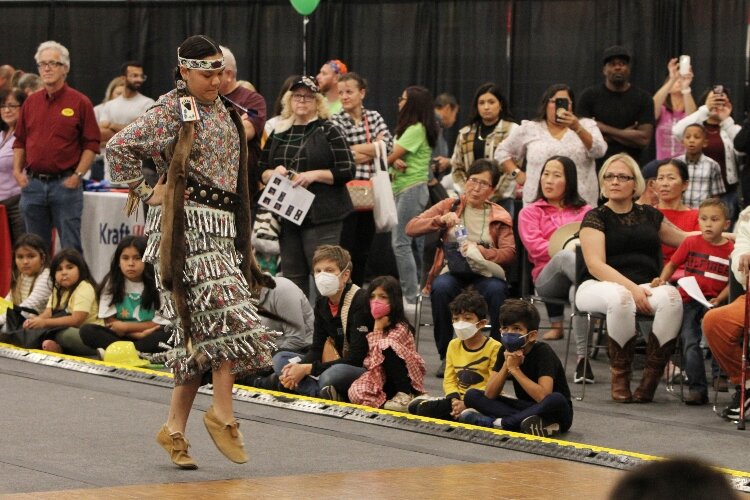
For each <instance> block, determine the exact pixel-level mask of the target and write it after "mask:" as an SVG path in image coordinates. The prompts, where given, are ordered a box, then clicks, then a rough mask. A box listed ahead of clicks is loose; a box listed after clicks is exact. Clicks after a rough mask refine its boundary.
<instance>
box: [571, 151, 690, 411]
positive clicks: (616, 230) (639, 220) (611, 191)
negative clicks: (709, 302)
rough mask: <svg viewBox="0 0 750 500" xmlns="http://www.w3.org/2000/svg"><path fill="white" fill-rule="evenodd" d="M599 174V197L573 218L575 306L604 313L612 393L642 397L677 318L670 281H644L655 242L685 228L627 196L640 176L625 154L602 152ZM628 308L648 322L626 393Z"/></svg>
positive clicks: (675, 242) (637, 188) (655, 377)
mask: <svg viewBox="0 0 750 500" xmlns="http://www.w3.org/2000/svg"><path fill="white" fill-rule="evenodd" d="M599 182H600V185H601V186H602V189H601V194H602V196H603V197H605V198H607V202H606V203H605V204H604V205H602V206H600V207H597V208H595V209H593V210H591V211H589V212H588V213H587V214H586V216H585V217H584V218H583V222H582V223H581V232H580V235H581V249H582V250H583V257H584V261H585V266H584V269H583V270H582V272H583V281H582V283H581V285H580V286H579V287H578V291H577V292H576V307H577V308H578V309H579V310H581V311H592V312H599V313H605V314H606V315H607V332H608V334H609V358H610V365H611V367H610V370H611V372H612V399H613V400H614V401H617V402H621V403H627V402H631V401H634V402H637V403H648V402H650V401H651V400H652V399H653V397H654V392H655V391H656V387H657V385H659V379H660V378H661V375H662V373H663V371H664V366H665V365H666V363H667V361H668V359H669V355H670V354H671V353H672V349H673V348H674V344H675V339H676V338H677V334H678V333H679V332H680V325H681V322H682V299H681V298H680V294H679V292H678V291H677V289H676V288H675V287H673V286H671V285H665V286H660V287H657V288H651V286H650V285H649V283H650V282H651V280H652V279H653V278H654V277H656V276H658V275H659V272H660V271H661V266H662V262H661V258H660V254H659V249H660V248H659V247H660V245H661V244H662V243H665V244H667V245H669V246H673V247H676V246H679V245H680V243H682V240H683V239H685V236H686V233H685V232H683V231H682V230H680V229H678V228H677V227H675V225H674V224H672V223H671V222H669V220H668V219H665V218H664V214H662V213H661V212H659V211H658V210H657V209H655V208H654V207H652V206H649V205H640V204H637V203H635V201H634V200H635V199H636V198H638V197H639V196H640V195H641V193H642V192H643V190H644V189H645V186H646V183H645V181H644V180H643V176H642V175H641V170H640V168H639V167H638V164H637V163H636V162H635V160H633V158H631V157H630V156H628V155H627V154H624V153H621V154H616V155H614V156H612V157H610V158H609V159H608V160H607V161H606V162H605V163H604V165H602V169H601V171H600V172H599ZM636 312H638V313H640V314H644V315H648V316H653V317H654V322H653V327H652V330H651V333H650V334H649V335H648V346H647V351H646V367H645V369H644V371H643V378H642V380H641V384H640V386H639V387H638V388H637V389H636V390H635V392H633V393H631V392H630V375H631V372H632V364H633V355H634V352H635V338H636V325H635V314H636Z"/></svg>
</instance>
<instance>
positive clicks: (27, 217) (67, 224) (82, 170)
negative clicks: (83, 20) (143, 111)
mask: <svg viewBox="0 0 750 500" xmlns="http://www.w3.org/2000/svg"><path fill="white" fill-rule="evenodd" d="M34 58H35V59H36V62H37V67H38V68H39V75H40V76H41V78H42V83H43V84H44V90H43V91H39V92H35V93H33V94H31V95H30V96H29V97H28V99H26V102H25V103H24V105H23V107H22V108H21V113H20V115H19V117H18V123H17V125H16V131H15V137H16V142H15V144H14V145H13V176H14V177H15V179H16V182H18V185H19V186H21V188H22V189H23V191H22V192H21V212H22V213H23V216H24V221H25V222H26V230H27V231H28V232H30V233H33V234H36V235H38V236H39V237H41V238H42V239H43V240H44V241H45V242H46V243H47V247H48V248H49V246H50V241H51V235H52V227H53V226H54V227H55V229H57V235H58V238H59V239H60V244H61V246H62V247H63V248H75V249H77V250H78V251H82V248H81V213H82V212H83V187H82V180H81V179H82V177H83V176H84V175H85V174H86V172H88V170H89V167H90V166H91V162H92V161H93V160H94V156H96V153H98V152H99V139H100V134H99V127H98V126H97V123H96V117H95V115H94V107H93V106H92V105H91V101H90V100H89V98H88V97H86V96H85V95H83V94H82V93H80V92H78V91H77V90H74V89H72V88H71V87H69V86H68V85H67V84H66V83H65V78H66V77H67V76H68V72H69V71H70V53H69V52H68V49H66V48H65V47H64V46H62V45H61V44H59V43H57V42H53V41H47V42H44V43H42V44H41V45H39V48H38V49H37V51H36V55H35V56H34Z"/></svg>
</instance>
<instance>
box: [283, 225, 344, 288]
mask: <svg viewBox="0 0 750 500" xmlns="http://www.w3.org/2000/svg"><path fill="white" fill-rule="evenodd" d="M343 224H344V223H343V222H342V221H337V222H329V223H326V224H315V225H313V224H308V225H303V226H298V225H297V224H295V223H293V222H290V221H288V220H286V219H284V220H282V221H281V237H280V238H279V246H280V248H281V270H282V271H283V272H284V277H286V278H288V279H290V280H291V281H292V282H293V283H294V284H295V285H297V286H298V287H299V289H300V290H302V291H303V292H304V294H305V296H306V297H309V296H310V273H311V272H312V258H313V254H314V253H315V249H316V248H318V247H319V246H320V245H338V244H339V241H340V239H341V227H342V226H343ZM342 271H343V269H342Z"/></svg>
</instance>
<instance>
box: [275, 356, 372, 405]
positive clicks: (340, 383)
mask: <svg viewBox="0 0 750 500" xmlns="http://www.w3.org/2000/svg"><path fill="white" fill-rule="evenodd" d="M296 356H299V357H302V355H300V354H297V353H296V352H291V351H281V352H277V353H276V354H274V356H273V371H274V372H275V373H276V375H278V376H281V370H282V369H283V368H284V367H285V366H286V365H287V364H289V360H290V359H292V358H294V357H296ZM364 372H365V369H364V368H362V367H361V366H352V365H347V364H346V363H339V364H336V365H333V366H331V367H330V368H328V369H327V370H325V371H324V372H323V373H321V374H320V375H319V376H318V380H315V379H314V378H312V377H310V376H306V377H304V378H303V379H302V380H300V382H299V384H298V385H297V389H296V390H295V392H297V393H298V394H302V395H304V396H311V397H318V395H319V394H320V389H321V388H323V387H325V386H327V385H332V386H334V387H335V388H336V391H337V392H338V393H339V395H341V396H343V397H346V394H347V393H348V392H349V386H350V385H352V383H353V382H354V381H355V380H357V379H358V378H359V377H360V375H362V374H363V373H364Z"/></svg>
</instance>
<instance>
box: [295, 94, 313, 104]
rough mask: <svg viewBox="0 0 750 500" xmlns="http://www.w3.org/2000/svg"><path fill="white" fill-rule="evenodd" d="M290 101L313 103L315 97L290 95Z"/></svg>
mask: <svg viewBox="0 0 750 500" xmlns="http://www.w3.org/2000/svg"><path fill="white" fill-rule="evenodd" d="M292 99H294V100H295V101H297V102H308V101H314V100H315V96H314V95H313V94H292Z"/></svg>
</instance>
